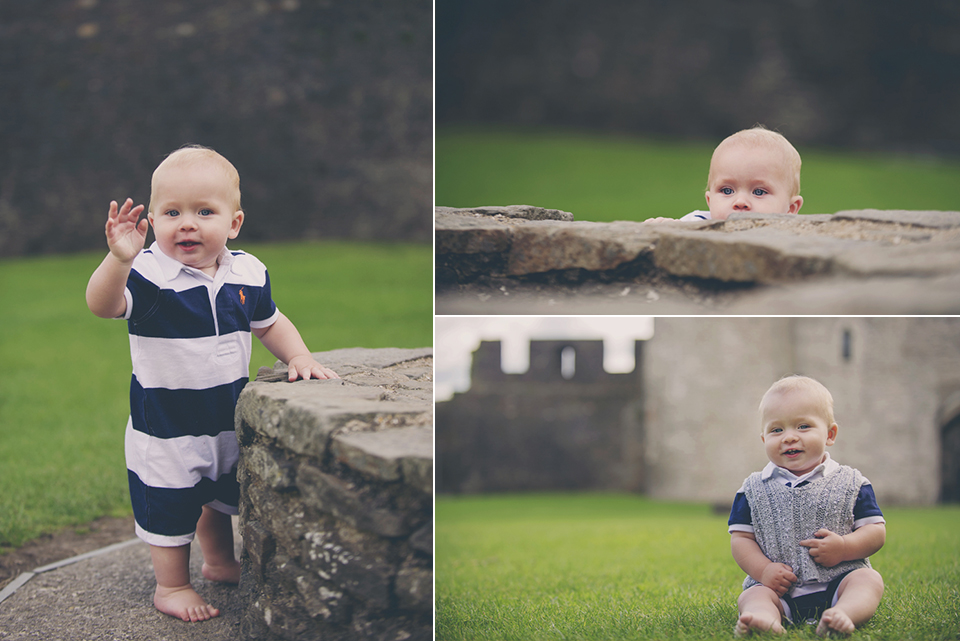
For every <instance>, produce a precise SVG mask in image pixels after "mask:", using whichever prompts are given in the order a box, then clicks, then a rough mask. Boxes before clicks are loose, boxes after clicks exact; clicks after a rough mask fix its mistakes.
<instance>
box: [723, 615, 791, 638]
mask: <svg viewBox="0 0 960 641" xmlns="http://www.w3.org/2000/svg"><path fill="white" fill-rule="evenodd" d="M752 632H773V633H775V634H783V632H784V629H783V625H782V624H781V623H780V620H779V619H769V618H767V617H765V616H762V615H760V614H753V613H752V612H744V613H743V614H741V615H740V618H739V619H737V625H736V626H734V628H733V633H734V634H735V635H736V636H738V637H742V636H746V635H748V634H750V633H752Z"/></svg>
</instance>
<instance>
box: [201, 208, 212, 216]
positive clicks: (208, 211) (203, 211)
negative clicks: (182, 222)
mask: <svg viewBox="0 0 960 641" xmlns="http://www.w3.org/2000/svg"><path fill="white" fill-rule="evenodd" d="M200 215H201V216H212V215H213V210H212V209H201V210H200Z"/></svg>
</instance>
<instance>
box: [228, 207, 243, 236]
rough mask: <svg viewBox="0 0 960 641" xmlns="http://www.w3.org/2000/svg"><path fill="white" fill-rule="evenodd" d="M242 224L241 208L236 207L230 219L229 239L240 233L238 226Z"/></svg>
mask: <svg viewBox="0 0 960 641" xmlns="http://www.w3.org/2000/svg"><path fill="white" fill-rule="evenodd" d="M242 226H243V210H241V209H238V210H237V211H236V212H234V214H233V220H232V221H230V235H229V237H230V239H234V238H236V237H237V235H238V234H239V233H240V228H241V227H242Z"/></svg>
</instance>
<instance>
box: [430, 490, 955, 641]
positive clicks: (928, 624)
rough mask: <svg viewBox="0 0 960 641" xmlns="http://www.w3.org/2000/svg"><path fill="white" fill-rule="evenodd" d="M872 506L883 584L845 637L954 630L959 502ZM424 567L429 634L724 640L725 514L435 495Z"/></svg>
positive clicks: (599, 497) (727, 632)
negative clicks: (431, 617)
mask: <svg viewBox="0 0 960 641" xmlns="http://www.w3.org/2000/svg"><path fill="white" fill-rule="evenodd" d="M884 512H885V516H886V518H887V520H888V525H887V543H886V545H885V546H884V548H883V549H882V550H881V551H880V552H879V553H877V554H876V555H874V557H872V562H873V566H874V567H875V568H876V569H877V570H878V571H879V572H880V573H881V574H882V575H883V577H884V581H885V583H886V593H885V595H884V597H883V601H882V602H881V604H880V608H879V610H878V611H877V615H876V616H875V617H874V618H873V619H872V620H871V621H870V622H869V623H867V624H866V625H865V626H864V627H862V628H861V629H860V630H858V631H857V632H856V633H855V634H854V635H853V638H862V639H957V638H960V637H958V634H960V535H958V532H960V506H954V507H937V508H916V509H914V508H909V509H908V508H888V509H886V510H885V511H884ZM435 562H436V570H435V572H436V635H437V639H443V640H448V639H505V640H509V639H727V638H732V637H733V634H732V633H733V626H734V623H735V622H736V618H737V607H736V600H737V596H738V595H739V593H740V585H741V582H742V580H743V573H742V571H741V570H740V569H739V568H738V567H737V565H736V563H735V562H734V561H733V558H732V556H731V555H730V537H729V535H728V534H727V528H726V516H724V515H716V514H713V513H711V511H710V509H709V508H708V507H707V506H706V505H699V504H682V503H663V502H656V501H652V500H649V499H646V498H643V497H638V496H633V495H622V494H529V495H499V496H492V495H485V496H474V497H450V496H440V497H438V498H437V506H436V552H435ZM785 638H787V639H797V638H802V639H812V638H816V637H815V635H814V633H813V631H812V630H810V629H807V628H796V629H788V634H787V635H786V637H785Z"/></svg>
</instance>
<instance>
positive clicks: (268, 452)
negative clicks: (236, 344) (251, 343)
mask: <svg viewBox="0 0 960 641" xmlns="http://www.w3.org/2000/svg"><path fill="white" fill-rule="evenodd" d="M315 356H316V358H317V359H318V360H319V361H320V362H322V363H324V364H325V365H327V366H328V367H330V368H332V369H333V370H334V371H336V372H337V373H338V374H339V375H340V377H341V379H339V380H337V379H334V380H326V381H317V380H312V381H298V382H296V383H288V382H286V378H287V377H286V366H284V365H282V364H278V365H277V366H276V367H275V368H274V369H272V370H271V369H269V368H261V371H260V374H259V375H258V377H257V380H256V381H253V382H251V383H249V384H248V385H247V387H246V388H245V389H244V391H243V393H242V394H241V397H240V400H239V402H238V404H237V420H236V423H237V434H238V438H239V440H240V443H241V463H240V469H239V473H238V474H239V478H240V484H241V507H240V527H241V532H242V534H243V538H244V554H243V577H242V579H241V594H242V596H243V598H244V600H245V602H246V607H247V610H246V613H245V615H244V619H243V621H242V632H243V636H244V638H248V639H313V638H321V637H322V638H332V639H360V638H364V639H366V638H373V639H395V638H404V639H407V638H422V639H430V638H432V618H431V614H432V607H433V572H432V555H433V511H432V499H433V378H432V376H433V374H432V372H433V357H432V350H431V349H429V348H425V349H418V350H409V349H375V350H368V349H347V350H336V351H332V352H324V353H320V354H316V355H315Z"/></svg>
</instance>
